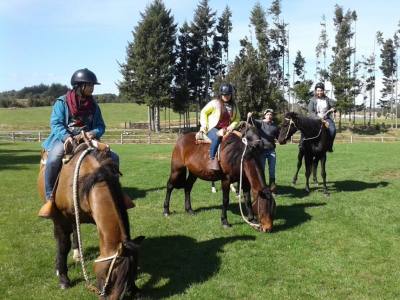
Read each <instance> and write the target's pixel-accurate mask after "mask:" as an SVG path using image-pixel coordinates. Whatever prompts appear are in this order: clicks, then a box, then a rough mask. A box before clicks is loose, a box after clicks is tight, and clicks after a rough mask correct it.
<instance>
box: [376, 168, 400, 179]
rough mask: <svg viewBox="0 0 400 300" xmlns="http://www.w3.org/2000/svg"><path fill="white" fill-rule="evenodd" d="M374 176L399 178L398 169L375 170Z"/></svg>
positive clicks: (399, 172) (399, 171)
mask: <svg viewBox="0 0 400 300" xmlns="http://www.w3.org/2000/svg"><path fill="white" fill-rule="evenodd" d="M374 177H376V178H379V179H400V170H384V171H380V172H375V173H374Z"/></svg>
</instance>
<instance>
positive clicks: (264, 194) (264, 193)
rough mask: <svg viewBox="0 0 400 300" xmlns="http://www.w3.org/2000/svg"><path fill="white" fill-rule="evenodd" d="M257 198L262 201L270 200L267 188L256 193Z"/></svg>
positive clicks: (269, 192)
mask: <svg viewBox="0 0 400 300" xmlns="http://www.w3.org/2000/svg"><path fill="white" fill-rule="evenodd" d="M258 196H259V197H261V198H263V199H269V198H271V191H270V189H269V188H267V187H266V188H263V189H262V190H261V191H259V192H258Z"/></svg>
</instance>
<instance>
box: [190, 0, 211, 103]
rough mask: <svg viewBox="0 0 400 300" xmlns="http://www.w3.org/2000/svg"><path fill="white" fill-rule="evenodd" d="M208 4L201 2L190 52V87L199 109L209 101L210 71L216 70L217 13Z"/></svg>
mask: <svg viewBox="0 0 400 300" xmlns="http://www.w3.org/2000/svg"><path fill="white" fill-rule="evenodd" d="M208 2H209V1H208V0H201V1H200V3H199V5H198V6H197V8H196V10H195V13H194V19H193V22H192V24H191V27H190V28H191V37H192V44H191V48H190V52H191V54H193V55H191V56H190V59H191V62H190V66H191V67H190V69H191V76H193V78H192V79H193V80H191V82H190V85H191V89H192V91H193V92H194V93H193V95H195V97H196V98H197V99H198V103H199V108H200V107H202V106H203V105H204V104H205V103H206V101H208V98H209V92H210V87H211V84H210V83H211V74H210V70H211V69H214V65H211V63H212V62H213V60H212V59H211V57H212V49H211V46H212V43H211V41H212V40H213V36H214V34H215V32H214V31H215V28H214V24H215V22H216V19H215V15H216V12H215V11H212V10H211V8H210V6H209V4H208Z"/></svg>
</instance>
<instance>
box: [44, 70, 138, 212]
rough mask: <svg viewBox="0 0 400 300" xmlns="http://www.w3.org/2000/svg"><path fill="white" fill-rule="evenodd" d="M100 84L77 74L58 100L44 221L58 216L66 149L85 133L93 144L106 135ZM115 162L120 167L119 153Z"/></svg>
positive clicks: (93, 77)
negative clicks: (56, 195)
mask: <svg viewBox="0 0 400 300" xmlns="http://www.w3.org/2000/svg"><path fill="white" fill-rule="evenodd" d="M97 84H100V83H99V82H98V81H97V77H96V75H95V74H94V73H93V72H92V71H90V70H88V69H86V68H85V69H80V70H77V71H76V72H74V74H73V75H72V77H71V85H72V90H69V91H68V92H67V94H66V95H63V96H61V97H59V98H57V99H56V101H55V103H54V105H53V109H52V113H51V117H50V129H51V132H50V135H49V137H48V138H47V139H46V140H45V141H44V142H43V144H42V146H43V148H44V150H45V151H47V152H48V157H47V162H46V169H45V173H44V182H45V195H46V203H45V204H44V205H43V206H42V208H41V209H40V211H39V213H38V215H39V216H40V217H43V218H51V217H52V216H53V215H54V213H55V204H54V195H53V189H54V186H55V183H56V180H57V176H58V173H59V172H60V170H61V164H62V158H63V156H64V149H65V146H67V145H68V144H69V143H71V142H72V141H73V137H74V136H76V135H79V134H80V133H81V131H85V132H86V136H87V137H88V139H89V140H92V139H100V138H101V136H102V135H103V134H104V132H105V128H106V126H105V124H104V120H103V117H102V115H101V110H100V107H99V105H98V104H97V103H96V101H95V100H94V98H93V95H92V94H93V90H94V86H95V85H97ZM111 158H112V159H113V161H114V162H115V163H116V164H117V165H118V164H119V157H118V155H117V154H116V153H114V152H111ZM126 196H127V195H125V196H124V197H126ZM124 200H128V199H124ZM129 200H130V199H129Z"/></svg>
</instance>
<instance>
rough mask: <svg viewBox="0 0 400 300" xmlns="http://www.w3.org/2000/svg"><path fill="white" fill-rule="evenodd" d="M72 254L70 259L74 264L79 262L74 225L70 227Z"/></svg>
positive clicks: (76, 234)
mask: <svg viewBox="0 0 400 300" xmlns="http://www.w3.org/2000/svg"><path fill="white" fill-rule="evenodd" d="M72 253H73V254H72V259H73V260H74V261H75V262H80V261H81V255H80V254H79V244H78V233H77V232H76V226H75V225H72Z"/></svg>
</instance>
